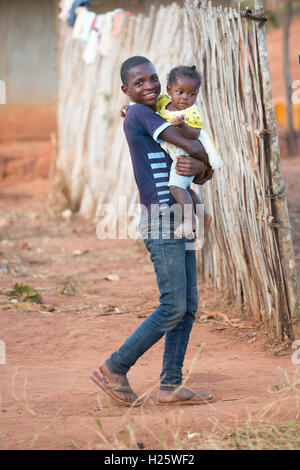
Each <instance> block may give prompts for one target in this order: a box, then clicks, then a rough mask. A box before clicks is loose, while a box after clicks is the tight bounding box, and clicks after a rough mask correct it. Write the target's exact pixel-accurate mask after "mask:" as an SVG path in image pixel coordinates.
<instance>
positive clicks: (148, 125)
mask: <svg viewBox="0 0 300 470" xmlns="http://www.w3.org/2000/svg"><path fill="white" fill-rule="evenodd" d="M170 125H171V124H170V123H169V122H167V121H165V119H163V118H162V117H161V116H160V115H159V114H157V113H156V112H155V111H153V110H152V109H151V108H150V107H149V106H146V105H144V104H140V103H134V104H132V105H131V106H130V107H129V109H128V111H127V113H126V117H125V121H124V132H125V135H126V138H127V142H128V146H129V150H130V155H131V160H132V165H133V171H134V177H135V180H136V183H137V186H138V189H139V193H140V203H141V204H142V210H141V220H145V219H147V218H148V219H151V216H152V218H153V217H157V216H158V215H159V214H160V213H162V211H163V209H164V208H166V206H171V205H173V204H176V201H175V199H174V197H173V196H172V194H171V192H170V189H169V187H168V182H169V173H170V168H171V165H172V160H171V158H170V156H169V155H168V154H167V153H166V152H164V150H163V149H162V148H161V146H160V145H159V143H158V142H159V138H158V137H159V135H160V133H161V132H162V131H163V130H164V129H166V128H167V127H168V126H170ZM145 208H146V209H147V211H146V210H145Z"/></svg>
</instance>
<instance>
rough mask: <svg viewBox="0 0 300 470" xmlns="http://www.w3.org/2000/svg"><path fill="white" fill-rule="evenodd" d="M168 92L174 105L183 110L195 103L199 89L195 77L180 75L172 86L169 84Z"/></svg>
mask: <svg viewBox="0 0 300 470" xmlns="http://www.w3.org/2000/svg"><path fill="white" fill-rule="evenodd" d="M167 92H168V94H169V95H170V97H171V99H172V103H173V105H174V106H176V108H178V110H179V111H181V110H183V109H186V108H189V107H190V106H192V105H193V104H194V103H195V101H196V98H197V95H198V92H199V89H198V88H197V86H196V83H195V80H194V79H193V78H191V77H183V76H180V75H179V76H178V77H177V79H176V81H175V82H173V83H172V85H171V86H167Z"/></svg>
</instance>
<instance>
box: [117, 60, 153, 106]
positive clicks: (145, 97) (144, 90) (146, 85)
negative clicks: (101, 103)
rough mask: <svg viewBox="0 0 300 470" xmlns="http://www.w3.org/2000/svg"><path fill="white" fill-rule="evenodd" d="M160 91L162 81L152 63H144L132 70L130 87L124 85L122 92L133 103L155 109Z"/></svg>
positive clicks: (130, 72)
mask: <svg viewBox="0 0 300 470" xmlns="http://www.w3.org/2000/svg"><path fill="white" fill-rule="evenodd" d="M160 90H161V85H160V81H159V78H158V76H157V73H156V71H155V68H154V66H153V65H152V64H151V62H144V63H143V64H140V65H137V66H136V67H133V68H132V69H130V71H129V74H128V85H122V91H123V92H124V93H125V95H127V96H129V97H130V99H131V100H132V101H134V102H135V103H141V104H145V105H146V106H149V107H150V108H153V109H155V105H156V101H157V98H158V96H159V94H160Z"/></svg>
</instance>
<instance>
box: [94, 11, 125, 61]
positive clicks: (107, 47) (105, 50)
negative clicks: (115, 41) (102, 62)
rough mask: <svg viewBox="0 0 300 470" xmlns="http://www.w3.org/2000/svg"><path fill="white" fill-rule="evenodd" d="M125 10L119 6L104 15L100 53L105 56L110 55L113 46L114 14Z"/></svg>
mask: <svg viewBox="0 0 300 470" xmlns="http://www.w3.org/2000/svg"><path fill="white" fill-rule="evenodd" d="M120 11H123V9H122V8H117V9H116V10H114V11H109V12H108V13H106V14H105V15H104V20H103V25H102V30H101V39H100V42H99V53H100V54H101V55H103V56H108V55H109V53H110V51H111V47H112V24H113V19H114V16H115V15H116V14H117V13H119V12H120Z"/></svg>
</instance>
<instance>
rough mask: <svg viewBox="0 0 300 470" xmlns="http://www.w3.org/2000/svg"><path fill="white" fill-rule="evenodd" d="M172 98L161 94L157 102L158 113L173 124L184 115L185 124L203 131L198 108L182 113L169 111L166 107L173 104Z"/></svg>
mask: <svg viewBox="0 0 300 470" xmlns="http://www.w3.org/2000/svg"><path fill="white" fill-rule="evenodd" d="M171 101H172V100H171V98H170V96H168V95H165V94H161V95H160V96H159V97H158V99H157V102H156V112H157V113H158V114H160V116H161V117H163V118H164V119H165V120H166V121H168V122H171V121H172V119H174V117H176V116H182V115H184V122H185V123H186V124H187V125H188V126H191V127H196V128H198V129H201V128H202V126H203V121H202V118H201V114H200V112H199V110H198V108H197V106H195V105H193V106H190V107H189V108H186V109H183V110H182V111H169V110H168V109H166V106H167V105H168V104H169V103H171Z"/></svg>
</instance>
